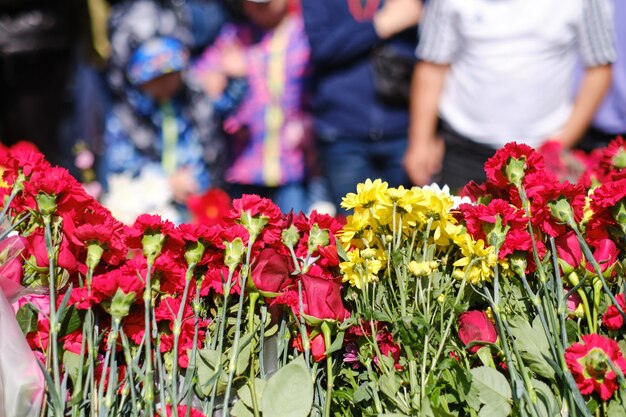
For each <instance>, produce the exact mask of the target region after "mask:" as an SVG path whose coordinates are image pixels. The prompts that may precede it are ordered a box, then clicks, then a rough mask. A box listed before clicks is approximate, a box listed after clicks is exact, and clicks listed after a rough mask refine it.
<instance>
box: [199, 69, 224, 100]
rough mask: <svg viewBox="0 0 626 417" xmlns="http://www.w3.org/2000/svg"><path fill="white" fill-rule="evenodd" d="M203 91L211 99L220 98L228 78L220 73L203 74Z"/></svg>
mask: <svg viewBox="0 0 626 417" xmlns="http://www.w3.org/2000/svg"><path fill="white" fill-rule="evenodd" d="M202 85H203V86H204V91H206V93H207V95H208V96H209V97H211V98H216V97H220V96H221V95H222V93H223V92H224V90H226V87H227V85H228V78H226V76H225V75H224V74H222V73H221V72H217V71H211V72H207V73H206V74H203V76H202Z"/></svg>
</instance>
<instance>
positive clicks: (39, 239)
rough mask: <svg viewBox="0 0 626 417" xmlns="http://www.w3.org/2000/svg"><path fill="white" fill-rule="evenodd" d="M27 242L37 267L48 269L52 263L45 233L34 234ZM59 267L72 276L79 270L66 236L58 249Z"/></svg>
mask: <svg viewBox="0 0 626 417" xmlns="http://www.w3.org/2000/svg"><path fill="white" fill-rule="evenodd" d="M27 240H28V241H29V244H30V252H31V254H32V255H34V256H35V260H36V262H37V266H39V267H41V268H47V267H48V266H49V265H50V262H49V260H48V251H47V248H46V240H45V238H44V235H43V232H39V233H37V232H36V233H33V234H31V235H30V236H28V237H27ZM57 266H59V267H61V268H64V269H66V270H67V271H68V272H69V273H70V274H72V273H74V272H76V270H77V269H78V263H77V262H76V257H75V256H74V254H73V253H72V251H71V250H70V245H69V243H68V239H67V238H66V237H65V236H64V235H62V238H61V243H60V244H59V247H58V253H57ZM85 272H86V271H85Z"/></svg>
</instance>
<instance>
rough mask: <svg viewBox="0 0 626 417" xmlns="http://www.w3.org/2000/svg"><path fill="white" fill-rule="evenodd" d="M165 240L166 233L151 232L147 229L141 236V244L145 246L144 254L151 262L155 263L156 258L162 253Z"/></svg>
mask: <svg viewBox="0 0 626 417" xmlns="http://www.w3.org/2000/svg"><path fill="white" fill-rule="evenodd" d="M164 241H165V235H164V234H162V233H160V232H158V233H157V232H151V231H149V230H146V232H145V233H144V235H143V237H142V238H141V245H142V247H143V256H145V257H146V259H147V260H148V263H149V264H152V263H154V260H155V259H156V258H157V256H159V255H160V254H161V249H163V242H164Z"/></svg>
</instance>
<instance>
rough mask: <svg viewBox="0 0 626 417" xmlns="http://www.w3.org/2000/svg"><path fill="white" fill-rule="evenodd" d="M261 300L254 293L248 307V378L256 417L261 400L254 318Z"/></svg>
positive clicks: (258, 415)
mask: <svg viewBox="0 0 626 417" xmlns="http://www.w3.org/2000/svg"><path fill="white" fill-rule="evenodd" d="M258 299H259V293H258V292H252V293H251V294H250V300H249V303H250V304H249V307H248V333H249V334H250V338H251V339H250V346H251V347H250V377H249V378H248V385H249V386H250V397H251V398H252V412H253V413H254V417H260V415H261V414H260V409H259V400H258V398H257V396H256V387H255V381H254V380H255V378H256V372H255V364H254V362H255V360H254V355H255V350H256V343H255V339H254V336H253V334H254V317H255V309H256V302H257V300H258Z"/></svg>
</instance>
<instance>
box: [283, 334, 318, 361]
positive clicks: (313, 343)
mask: <svg viewBox="0 0 626 417" xmlns="http://www.w3.org/2000/svg"><path fill="white" fill-rule="evenodd" d="M291 345H292V346H293V347H294V348H295V349H296V350H297V351H298V352H304V347H303V346H302V335H300V333H298V334H297V335H296V337H294V339H293V341H292V342H291ZM309 348H310V349H311V355H313V359H314V360H315V362H321V361H323V360H324V358H326V344H325V343H324V336H323V335H322V334H321V333H319V334H317V335H316V336H315V337H313V339H310V340H309Z"/></svg>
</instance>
